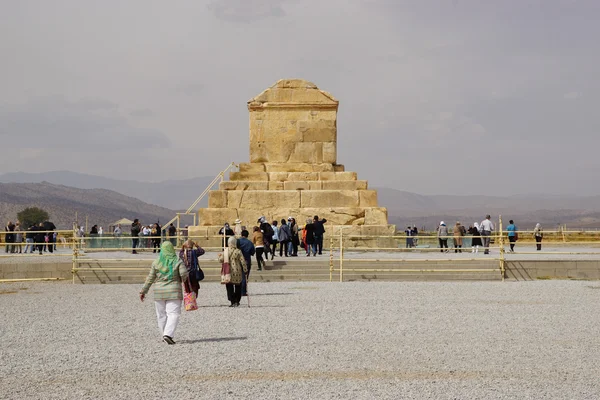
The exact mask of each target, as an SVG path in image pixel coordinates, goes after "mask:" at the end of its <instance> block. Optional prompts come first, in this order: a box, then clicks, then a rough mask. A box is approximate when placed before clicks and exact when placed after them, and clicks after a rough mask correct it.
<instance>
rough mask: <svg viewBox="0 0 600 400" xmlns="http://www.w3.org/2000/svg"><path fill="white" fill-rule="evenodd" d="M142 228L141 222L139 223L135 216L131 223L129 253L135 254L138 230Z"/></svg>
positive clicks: (138, 241)
mask: <svg viewBox="0 0 600 400" xmlns="http://www.w3.org/2000/svg"><path fill="white" fill-rule="evenodd" d="M141 230H142V224H140V221H139V220H138V219H137V218H136V219H135V220H134V221H133V223H132V224H131V247H132V249H133V250H132V251H131V254H137V250H136V248H137V247H138V244H139V243H140V231H141Z"/></svg>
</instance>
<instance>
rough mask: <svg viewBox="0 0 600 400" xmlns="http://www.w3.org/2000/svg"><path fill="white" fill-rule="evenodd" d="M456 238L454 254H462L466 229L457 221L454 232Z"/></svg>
mask: <svg viewBox="0 0 600 400" xmlns="http://www.w3.org/2000/svg"><path fill="white" fill-rule="evenodd" d="M452 235H453V237H454V252H455V253H462V245H463V236H465V227H464V226H462V225H461V223H460V222H459V221H456V225H454V229H453V230H452Z"/></svg>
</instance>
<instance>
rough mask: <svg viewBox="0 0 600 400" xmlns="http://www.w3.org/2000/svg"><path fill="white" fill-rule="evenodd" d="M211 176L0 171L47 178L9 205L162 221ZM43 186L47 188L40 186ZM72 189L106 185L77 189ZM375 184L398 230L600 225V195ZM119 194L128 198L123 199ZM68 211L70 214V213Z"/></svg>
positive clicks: (23, 179) (8, 178)
mask: <svg viewBox="0 0 600 400" xmlns="http://www.w3.org/2000/svg"><path fill="white" fill-rule="evenodd" d="M212 180H213V177H199V178H193V179H186V180H167V181H163V182H158V183H153V182H138V181H133V180H119V179H111V178H104V177H100V176H94V175H87V174H80V173H77V172H71V171H53V172H46V173H24V172H16V173H8V174H3V175H0V182H4V183H9V182H14V183H22V184H25V183H42V182H45V183H44V184H43V185H42V186H39V185H38V186H35V185H34V186H19V187H18V188H19V189H18V190H19V191H20V193H23V195H22V196H21V197H20V198H19V199H12V200H11V201H12V203H11V204H17V203H18V201H21V202H23V204H29V203H31V201H35V199H36V197H35V196H36V195H34V193H33V192H31V191H28V190H30V189H27V190H26V188H28V187H31V188H37V190H38V194H37V195H38V196H40V195H41V193H42V192H43V191H48V196H50V198H54V196H55V194H56V193H57V191H58V192H60V191H63V192H64V193H68V194H69V196H66V197H61V201H60V202H59V203H60V204H63V203H64V202H65V201H67V200H68V201H75V200H74V199H76V200H77V201H76V202H78V203H79V207H80V209H81V212H86V211H84V210H88V211H87V213H88V214H90V212H89V210H91V209H96V207H103V210H102V211H101V212H100V211H99V212H98V214H97V215H98V218H99V216H100V215H103V214H104V213H108V212H109V209H110V210H112V211H111V213H110V214H109V215H110V216H111V217H110V218H112V216H117V215H118V217H117V218H115V220H116V219H118V218H121V217H128V215H134V214H135V213H136V212H137V213H138V214H139V215H137V216H135V217H136V218H146V217H148V218H150V216H156V217H160V219H161V221H162V220H163V219H164V218H166V216H167V215H168V216H169V217H168V219H171V218H172V217H173V216H174V213H175V212H174V211H172V210H185V209H187V208H188V207H189V206H190V205H191V204H192V203H193V202H194V201H195V200H196V198H197V197H198V195H199V194H200V193H202V191H204V189H205V188H206V187H207V186H208V184H209V183H210V182H211V181H212ZM56 185H63V186H64V187H65V188H63V189H60V190H57V189H56V188H53V186H56ZM215 187H216V185H215ZM15 188H16V187H15V186H13V187H9V186H1V187H0V189H1V190H0V215H1V217H2V218H5V216H6V215H7V214H5V209H4V208H2V207H4V206H3V205H2V204H3V203H2V201H3V200H1V199H2V198H3V196H6V195H7V194H8V193H7V191H8V192H9V193H10V194H11V195H13V193H12V192H10V191H11V190H16V189H15ZM41 188H45V189H43V190H42V189H41ZM76 189H94V190H95V189H104V190H99V191H94V190H91V191H87V192H86V191H82V192H76V191H75V190H76ZM376 189H377V191H378V194H379V204H380V205H381V206H382V207H387V208H388V215H389V220H390V223H394V224H397V225H398V228H399V229H400V228H403V227H404V226H405V225H407V224H411V225H412V224H416V225H417V226H419V227H423V226H424V227H426V228H428V229H433V228H434V227H435V226H437V224H438V223H439V222H440V220H444V221H445V222H447V223H454V222H456V221H457V220H458V221H461V222H462V223H463V224H466V225H468V224H471V223H473V222H474V221H481V220H482V219H483V218H484V217H485V215H486V214H491V215H492V216H494V217H495V218H497V217H498V215H500V214H501V215H502V216H503V219H504V221H505V223H506V222H507V221H508V219H514V220H515V221H516V222H517V223H518V224H519V225H520V227H521V229H526V228H528V227H529V226H533V225H535V223H537V222H540V223H542V224H544V226H545V227H547V228H551V227H554V226H556V225H558V224H566V225H567V226H571V227H577V228H599V227H600V196H586V197H579V196H556V195H544V194H536V195H521V196H480V195H472V196H451V195H420V194H416V193H411V192H406V191H402V190H396V189H390V188H376ZM31 190H33V189H31ZM110 191H112V192H111V193H112V194H111V195H109V196H108V195H106V192H110ZM34 192H35V191H34ZM114 192H117V193H114ZM100 193H105V195H106V196H108V198H109V199H110V201H106V202H100V203H98V202H97V201H95V200H94V198H98V197H100V198H102V196H101V195H100ZM120 193H122V194H123V195H125V196H123V195H121V194H120ZM72 196H75V197H72ZM118 196H121V197H118ZM127 196H129V197H127ZM122 198H123V199H128V200H127V201H124V200H123V201H122V200H121V199H122ZM137 199H139V200H137ZM27 202H29V203H27ZM134 203H135V204H134ZM151 204H155V205H156V206H152V205H151ZM123 205H125V206H124V207H125V208H123V207H122V206H123ZM135 205H139V206H140V207H141V208H140V209H136V208H135ZM206 205H207V197H205V198H204V199H203V200H202V201H201V202H200V204H199V205H198V207H206ZM81 207H83V208H81ZM86 207H87V208H86ZM152 207H156V208H152ZM160 210H162V211H160ZM113 211H114V212H113ZM69 212H70V211H69ZM70 213H71V214H73V212H70ZM127 213H129V214H127ZM125 214H126V215H125ZM106 218H108V217H106ZM128 218H129V217H128ZM165 221H166V219H165ZM95 223H96V222H95Z"/></svg>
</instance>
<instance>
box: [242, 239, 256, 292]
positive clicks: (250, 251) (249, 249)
mask: <svg viewBox="0 0 600 400" xmlns="http://www.w3.org/2000/svg"><path fill="white" fill-rule="evenodd" d="M249 235H250V234H249V232H248V231H247V230H246V229H244V230H242V234H241V236H240V238H239V239H238V241H237V247H238V249H240V250H241V251H242V255H243V256H244V261H246V266H247V267H248V273H247V274H245V275H244V276H242V296H246V295H247V293H248V290H247V283H246V279H248V278H249V277H250V269H252V256H253V255H254V253H255V252H256V249H255V248H254V245H253V244H252V241H250V239H248V236H249Z"/></svg>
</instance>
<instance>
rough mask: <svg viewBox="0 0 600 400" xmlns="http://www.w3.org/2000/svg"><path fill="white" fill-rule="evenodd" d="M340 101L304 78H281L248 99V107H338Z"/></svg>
mask: <svg viewBox="0 0 600 400" xmlns="http://www.w3.org/2000/svg"><path fill="white" fill-rule="evenodd" d="M338 104H339V101H338V100H337V99H336V98H335V97H333V96H332V95H331V94H330V93H327V92H325V91H324V90H320V89H319V88H318V87H317V85H315V84H314V83H312V82H309V81H305V80H303V79H281V80H279V81H277V82H276V83H275V84H274V85H273V86H271V87H270V88H268V89H266V90H265V91H263V92H262V93H261V94H259V95H258V96H256V97H254V98H252V99H250V100H249V101H248V109H253V108H265V107H286V106H287V107H298V106H300V107H306V106H319V107H327V108H329V107H331V108H335V109H337V106H338Z"/></svg>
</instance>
